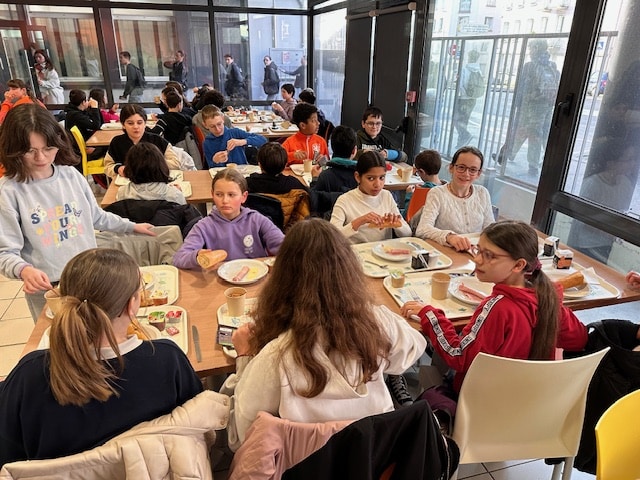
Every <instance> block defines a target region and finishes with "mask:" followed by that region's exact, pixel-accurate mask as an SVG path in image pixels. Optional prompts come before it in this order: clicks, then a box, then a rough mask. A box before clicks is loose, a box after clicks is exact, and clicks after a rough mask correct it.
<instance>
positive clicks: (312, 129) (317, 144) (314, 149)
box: [282, 103, 329, 165]
mask: <svg viewBox="0 0 640 480" xmlns="http://www.w3.org/2000/svg"><path fill="white" fill-rule="evenodd" d="M291 120H292V121H293V123H295V124H296V125H297V126H298V130H299V131H298V132H297V133H296V134H295V135H292V136H290V137H289V138H287V139H286V140H285V141H284V143H283V144H282V146H283V147H284V149H285V150H286V151H287V157H288V164H289V165H291V164H292V163H304V160H306V159H312V160H315V159H316V158H318V157H319V156H320V155H324V156H325V157H327V158H328V157H329V149H328V148H327V142H325V140H324V138H322V137H321V136H320V135H318V128H319V127H320V123H319V122H318V109H317V108H316V107H315V106H314V105H310V104H308V103H299V104H298V105H296V106H295V108H294V109H293V115H292V118H291Z"/></svg>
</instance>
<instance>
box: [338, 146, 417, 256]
mask: <svg viewBox="0 0 640 480" xmlns="http://www.w3.org/2000/svg"><path fill="white" fill-rule="evenodd" d="M386 175H387V169H386V163H385V160H384V158H383V156H382V155H381V154H380V152H376V151H368V152H365V153H363V154H362V155H361V156H360V158H359V159H358V163H357V165H356V174H355V178H356V181H357V182H358V188H354V189H353V190H351V191H349V192H347V193H345V194H343V195H341V196H340V197H338V201H337V202H336V204H335V205H334V207H333V213H332V214H331V223H332V224H333V225H335V226H336V227H338V229H339V230H340V231H341V232H342V233H343V234H344V236H345V237H347V238H348V239H349V240H351V243H365V242H376V241H379V240H386V239H390V238H391V237H392V232H395V234H396V236H398V237H409V236H411V227H409V225H408V224H407V222H406V221H405V220H404V219H403V218H402V216H401V215H400V211H399V210H398V205H396V202H395V200H394V199H393V196H392V195H391V192H389V191H388V190H385V189H384V181H385V177H386ZM394 222H398V224H399V225H400V226H399V227H396V228H381V227H380V226H381V225H383V224H384V223H394Z"/></svg>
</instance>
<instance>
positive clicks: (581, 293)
mask: <svg viewBox="0 0 640 480" xmlns="http://www.w3.org/2000/svg"><path fill="white" fill-rule="evenodd" d="M590 293H591V287H590V286H589V284H588V283H583V284H582V285H580V286H578V287H571V288H567V289H566V290H565V291H564V297H565V298H582V297H586V296H587V295H589V294H590Z"/></svg>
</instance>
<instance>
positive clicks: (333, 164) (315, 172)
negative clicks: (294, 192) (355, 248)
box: [311, 125, 358, 216]
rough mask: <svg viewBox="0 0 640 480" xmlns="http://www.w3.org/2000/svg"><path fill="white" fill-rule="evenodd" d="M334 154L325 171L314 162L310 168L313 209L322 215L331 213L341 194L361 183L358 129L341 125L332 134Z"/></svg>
mask: <svg viewBox="0 0 640 480" xmlns="http://www.w3.org/2000/svg"><path fill="white" fill-rule="evenodd" d="M331 150H332V151H333V157H332V158H331V160H330V161H329V162H327V164H326V166H325V168H324V170H323V168H322V167H321V166H320V165H314V167H313V169H312V171H311V176H312V180H311V200H312V202H311V203H312V210H313V212H314V213H317V214H318V215H319V216H326V215H329V214H330V213H331V210H332V209H333V205H334V203H336V200H337V199H338V197H339V196H340V195H342V194H343V193H344V192H348V191H349V190H352V189H354V188H356V187H357V186H358V182H356V178H355V173H356V161H355V160H353V157H355V155H356V132H355V131H354V130H353V128H351V127H347V126H344V125H340V126H338V127H336V128H335V130H334V131H333V133H332V134H331Z"/></svg>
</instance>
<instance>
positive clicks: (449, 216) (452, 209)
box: [416, 147, 494, 251]
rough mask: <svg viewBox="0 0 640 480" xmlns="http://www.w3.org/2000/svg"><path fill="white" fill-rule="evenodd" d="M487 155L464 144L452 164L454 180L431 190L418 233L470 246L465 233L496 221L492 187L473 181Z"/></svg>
mask: <svg viewBox="0 0 640 480" xmlns="http://www.w3.org/2000/svg"><path fill="white" fill-rule="evenodd" d="M483 162H484V157H483V155H482V152H481V151H480V150H478V149H477V148H475V147H462V148H460V149H458V151H457V152H456V153H454V155H453V158H452V159H451V165H449V172H450V173H451V181H450V182H449V183H447V184H446V185H441V186H438V187H434V188H432V189H431V190H429V195H427V201H426V203H425V205H424V208H423V209H422V215H421V217H420V222H419V223H418V227H417V229H416V236H417V237H420V238H424V239H428V240H435V241H436V242H438V243H440V244H441V245H448V246H451V247H453V248H455V249H456V250H458V251H463V250H468V249H469V248H471V242H470V241H469V239H468V238H466V237H464V236H462V235H461V234H465V233H479V232H481V231H482V230H484V228H485V227H486V226H488V225H489V224H491V223H493V222H494V218H493V209H492V207H491V197H490V196H489V191H488V190H487V189H486V188H484V187H483V186H481V185H473V182H474V181H475V180H476V179H477V178H478V177H479V176H480V173H481V172H482V164H483Z"/></svg>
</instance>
